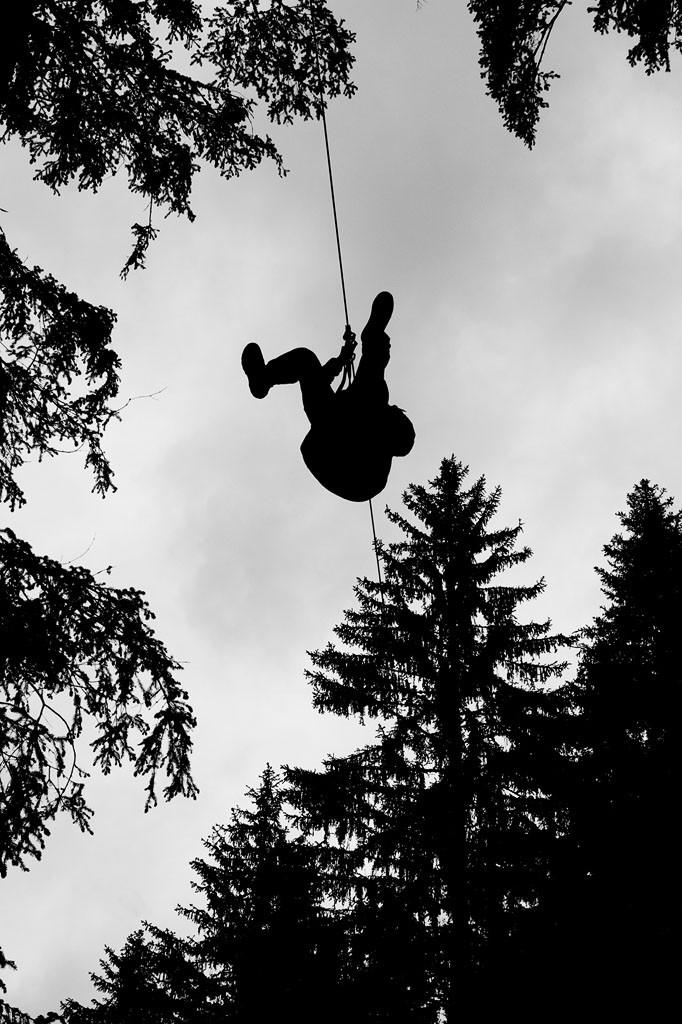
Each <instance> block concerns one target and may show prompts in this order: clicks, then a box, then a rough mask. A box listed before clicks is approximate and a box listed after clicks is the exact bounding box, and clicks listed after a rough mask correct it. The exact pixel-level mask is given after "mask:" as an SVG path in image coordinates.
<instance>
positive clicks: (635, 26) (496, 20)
mask: <svg viewBox="0 0 682 1024" xmlns="http://www.w3.org/2000/svg"><path fill="white" fill-rule="evenodd" d="M569 4H570V0H503V2H499V0H469V10H470V11H471V13H472V14H473V16H474V21H475V22H476V26H477V31H478V36H479V39H480V42H481V53H480V58H479V59H480V65H481V74H482V77H483V78H484V79H485V82H486V85H487V90H488V94H489V95H490V96H491V97H492V99H493V100H495V102H496V103H497V105H498V107H499V109H500V113H501V114H502V118H503V121H504V124H505V127H506V128H508V129H509V130H510V131H512V132H514V134H515V135H517V136H518V137H519V138H520V139H522V140H523V141H524V142H525V143H526V144H527V145H528V146H532V145H533V143H534V142H535V133H536V129H537V124H538V120H539V117H540V111H541V110H542V108H543V107H546V106H547V100H546V99H545V95H546V93H547V91H548V89H549V87H550V85H551V82H552V79H554V78H558V77H559V76H558V75H557V74H556V72H555V71H545V70H542V61H543V59H544V56H545V51H546V49H547V44H548V42H549V39H550V36H551V34H552V31H553V30H554V27H555V25H556V22H557V19H558V18H559V15H560V14H561V13H562V11H563V10H564V9H565V8H566V7H568V6H569ZM588 11H589V12H590V13H591V14H593V15H594V30H595V32H599V33H601V34H605V33H607V32H611V31H614V32H619V33H623V34H625V35H627V36H628V37H629V38H630V39H632V40H635V42H634V45H633V46H632V47H631V48H630V50H629V51H628V55H627V59H628V61H629V62H630V64H631V65H632V66H634V65H636V64H642V65H643V66H644V70H645V71H646V73H647V74H652V73H653V72H654V71H660V70H665V71H669V70H670V51H671V50H678V51H679V50H681V49H682V9H681V8H680V5H679V4H677V3H657V2H652V0H595V2H594V3H593V5H592V6H591V7H589V8H588Z"/></svg>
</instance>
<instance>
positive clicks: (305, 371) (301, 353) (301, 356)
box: [290, 348, 322, 380]
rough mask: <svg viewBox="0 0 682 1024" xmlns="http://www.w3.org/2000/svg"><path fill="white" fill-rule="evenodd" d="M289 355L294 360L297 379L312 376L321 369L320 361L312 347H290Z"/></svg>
mask: <svg viewBox="0 0 682 1024" xmlns="http://www.w3.org/2000/svg"><path fill="white" fill-rule="evenodd" d="M290 355H291V356H292V357H293V358H295V360H296V368H297V370H298V376H299V380H305V379H306V378H307V377H314V376H315V375H316V374H318V373H320V371H321V370H322V363H321V362H320V360H319V359H318V357H317V356H316V355H315V353H314V352H313V351H312V349H309V348H295V349H292V351H291V353H290Z"/></svg>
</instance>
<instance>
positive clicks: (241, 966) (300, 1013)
mask: <svg viewBox="0 0 682 1024" xmlns="http://www.w3.org/2000/svg"><path fill="white" fill-rule="evenodd" d="M286 795H287V794H286V789H285V787H284V784H283V780H282V777H281V775H279V774H278V773H277V772H275V771H274V770H273V768H272V767H271V766H270V765H268V766H267V767H266V768H265V771H264V772H263V774H262V776H261V779H260V784H259V785H258V787H256V788H250V789H249V790H248V791H247V796H248V797H249V798H250V802H251V806H250V807H248V808H246V809H240V808H236V809H234V810H233V811H232V816H231V821H230V824H229V825H217V826H216V827H215V828H214V829H213V831H212V833H211V836H210V837H209V838H208V839H207V840H206V841H205V842H204V846H205V848H206V850H207V853H208V857H207V858H206V859H197V860H195V861H193V862H192V868H193V869H194V871H195V873H196V875H197V879H198V880H196V881H193V882H192V886H193V888H194V890H195V892H196V893H197V894H198V895H199V896H200V897H201V903H200V905H199V906H194V905H193V906H191V907H189V908H179V910H180V912H181V913H182V914H183V915H184V916H185V917H187V918H188V919H189V920H190V921H192V923H193V924H194V925H195V927H196V929H197V933H198V937H197V939H196V940H195V941H194V944H193V953H192V955H193V956H194V957H195V959H196V960H197V961H198V962H200V963H201V964H202V965H203V967H204V971H205V973H206V975H207V977H208V978H210V979H211V982H212V984H213V985H214V986H215V991H216V993H217V995H216V999H215V1002H216V1005H217V1006H218V1005H219V1006H220V1008H221V1009H222V1011H223V1013H224V1017H223V1018H222V1019H224V1020H229V1021H235V1022H243V1024H246V1022H250V1021H255V1020H275V1019H283V1020H299V1021H303V1022H310V1024H312V1022H313V1021H317V1020H319V1019H320V1016H324V1018H325V1020H331V1021H336V1020H337V1019H338V1020H339V1021H341V1020H344V1019H347V1018H345V1017H343V1016H338V1017H337V1013H338V1009H339V1007H338V992H339V985H338V979H337V972H338V971H339V967H340V963H342V959H341V958H340V950H341V931H340V929H339V927H338V922H337V921H336V920H335V915H334V913H333V911H332V909H331V908H330V907H329V906H328V905H325V903H324V879H325V876H326V874H327V870H328V866H327V864H326V860H325V851H324V850H323V849H322V850H319V849H318V848H317V847H315V845H311V844H306V843H304V842H302V841H301V840H300V838H299V839H297V838H296V837H295V836H293V835H292V833H291V831H290V828H289V822H288V818H287V812H286V810H285V802H286Z"/></svg>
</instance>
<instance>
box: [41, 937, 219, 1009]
mask: <svg viewBox="0 0 682 1024" xmlns="http://www.w3.org/2000/svg"><path fill="white" fill-rule="evenodd" d="M100 967H101V969H102V973H101V974H92V975H91V977H92V980H93V983H94V985H95V988H96V990H97V991H98V992H99V993H101V995H102V996H103V998H102V999H95V1000H93V1002H92V1004H91V1005H90V1006H82V1005H81V1004H80V1003H78V1002H76V1001H75V1000H73V999H67V1000H65V1001H64V1003H62V1007H61V1018H60V1019H61V1020H62V1021H63V1022H64V1024H172V1022H177V1024H218V1021H219V1020H220V1019H223V1018H219V1017H218V1016H216V1015H215V1013H214V1011H213V1009H212V1008H211V1006H210V1005H207V1004H206V1003H205V1001H204V996H205V992H204V976H203V974H202V973H201V971H200V970H198V968H197V965H196V964H195V962H194V960H193V959H192V957H191V955H190V950H189V945H188V943H187V942H185V941H184V940H182V939H180V938H178V937H177V936H176V935H174V934H173V932H170V931H168V930H163V929H159V928H153V927H152V926H150V925H146V926H145V927H144V928H140V929H138V930H137V931H136V932H133V934H132V935H130V936H129V937H128V939H127V940H126V943H125V946H124V947H123V949H122V950H121V952H120V953H115V952H114V951H113V950H112V949H111V948H110V947H108V946H107V947H106V958H105V959H103V960H100Z"/></svg>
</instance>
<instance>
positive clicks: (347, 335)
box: [310, 0, 385, 607]
mask: <svg viewBox="0 0 682 1024" xmlns="http://www.w3.org/2000/svg"><path fill="white" fill-rule="evenodd" d="M313 4H314V0H313V2H311V4H310V24H311V29H312V33H311V34H312V40H313V50H314V54H315V68H316V71H317V91H318V97H319V111H320V118H321V120H322V128H323V131H324V148H325V153H326V156H327V173H328V175H329V192H330V194H331V202H332V213H333V215H334V233H335V235H336V254H337V256H338V261H339V275H340V277H341V295H342V297H343V313H344V316H345V319H346V326H345V329H344V332H343V340H344V341H345V342H346V343H349V342H350V343H352V348H351V352H350V356H349V358H348V360H347V361H346V364H345V366H344V368H343V376H342V378H341V383H340V385H339V387H338V388H337V391H341V390H342V389H343V388H344V387H346V386H347V385H348V384H350V383H351V382H352V381H353V379H354V376H355V368H354V362H355V354H354V353H355V346H356V340H355V334H354V333H353V331H352V329H351V326H350V318H349V316H348V298H347V296H346V278H345V275H344V273H343V256H342V254H341V236H340V233H339V216H338V212H337V209H336V193H335V191H334V173H333V171H332V158H331V151H330V148H329V131H328V129H327V116H326V113H325V108H326V104H325V100H324V91H323V88H322V72H321V70H320V53H319V48H318V45H317V30H316V24H315V13H314V6H313ZM367 500H368V502H369V515H370V520H371V523H372V536H373V538H374V558H375V560H376V565H377V575H378V578H379V594H380V595H381V604H382V607H385V604H384V583H383V579H382V575H381V564H380V562H379V551H378V541H377V532H376V528H375V524H374V508H373V506H372V499H371V498H368V499H367Z"/></svg>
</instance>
